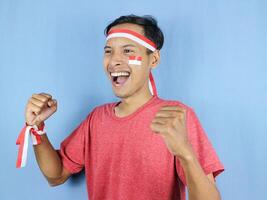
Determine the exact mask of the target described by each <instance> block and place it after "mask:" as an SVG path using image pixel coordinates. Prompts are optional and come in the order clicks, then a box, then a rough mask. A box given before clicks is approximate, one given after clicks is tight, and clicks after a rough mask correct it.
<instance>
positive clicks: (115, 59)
mask: <svg viewBox="0 0 267 200" xmlns="http://www.w3.org/2000/svg"><path fill="white" fill-rule="evenodd" d="M123 59H124V58H123V55H122V54H120V53H119V52H114V53H113V54H112V55H111V57H110V62H109V67H112V68H114V67H119V66H121V65H122V64H123Z"/></svg>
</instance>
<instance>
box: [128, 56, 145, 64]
mask: <svg viewBox="0 0 267 200" xmlns="http://www.w3.org/2000/svg"><path fill="white" fill-rule="evenodd" d="M129 65H142V57H141V56H130V57H129Z"/></svg>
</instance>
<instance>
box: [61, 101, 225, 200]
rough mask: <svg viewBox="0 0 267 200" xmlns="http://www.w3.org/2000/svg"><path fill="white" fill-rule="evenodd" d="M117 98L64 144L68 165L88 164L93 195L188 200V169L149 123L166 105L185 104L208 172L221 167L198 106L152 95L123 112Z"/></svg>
mask: <svg viewBox="0 0 267 200" xmlns="http://www.w3.org/2000/svg"><path fill="white" fill-rule="evenodd" d="M117 104H118V103H110V104H105V105H102V106H99V107H96V108H95V109H94V110H93V111H92V112H91V113H90V114H89V115H88V117H87V118H86V119H85V120H84V121H83V122H82V123H81V124H80V125H79V126H78V128H77V129H76V130H74V132H73V133H72V134H71V135H70V136H69V137H67V138H66V139H65V140H64V141H63V142H62V144H61V148H60V155H61V158H62V162H63V165H64V167H65V168H66V169H67V170H68V171H69V172H71V173H77V172H79V171H81V170H82V169H83V168H84V169H85V175H86V183H87V190H88V196H89V199H90V200H105V199H106V200H136V199H138V200H185V185H186V182H185V175H184V172H183V169H182V167H181V165H180V164H179V161H178V159H177V158H176V157H175V156H173V155H172V154H171V153H170V152H169V150H168V149H167V147H166V145H165V143H164V141H163V138H162V137H161V136H160V135H159V134H155V133H153V131H152V130H151V129H150V124H151V121H152V119H153V118H154V116H155V114H156V112H157V111H158V110H159V109H160V108H161V107H162V106H163V105H178V106H181V107H183V108H186V111H187V112H186V116H187V117H186V123H187V133H188V138H189V141H190V143H191V144H192V147H193V149H194V151H195V154H196V156H197V158H198V159H199V162H200V165H201V166H202V168H203V170H204V172H205V173H206V174H209V173H213V174H214V176H217V175H218V174H219V173H220V172H222V171H223V165H222V164H221V162H220V161H219V158H218V157H217V155H216V153H215V150H214V149H213V147H212V145H211V143H210V142H209V140H208V138H207V136H206V134H205V132H204V130H203V129H202V127H201V124H200V122H199V121H198V119H197V117H196V115H195V113H194V111H193V110H192V109H191V108H189V107H188V106H186V105H184V104H182V103H180V102H178V101H167V100H162V99H160V98H158V97H157V96H154V97H153V98H152V99H150V100H149V101H148V102H147V103H146V104H144V105H143V106H142V107H140V108H139V109H138V110H137V111H135V112H134V113H132V114H131V115H128V116H126V117H122V118H119V117H117V116H116V115H115V113H114V107H115V106H116V105H117Z"/></svg>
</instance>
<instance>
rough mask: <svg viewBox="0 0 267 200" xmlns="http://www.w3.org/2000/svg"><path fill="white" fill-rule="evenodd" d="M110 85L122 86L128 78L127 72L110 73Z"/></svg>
mask: <svg viewBox="0 0 267 200" xmlns="http://www.w3.org/2000/svg"><path fill="white" fill-rule="evenodd" d="M110 76H111V79H112V84H113V85H115V86H116V87H118V86H123V85H124V84H125V83H126V81H127V80H128V79H129V77H130V73H129V72H127V71H119V72H111V73H110Z"/></svg>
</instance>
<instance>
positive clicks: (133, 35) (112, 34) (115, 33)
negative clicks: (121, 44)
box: [106, 29, 157, 52]
mask: <svg viewBox="0 0 267 200" xmlns="http://www.w3.org/2000/svg"><path fill="white" fill-rule="evenodd" d="M117 37H124V38H128V39H130V40H133V41H135V42H137V43H138V44H140V45H142V46H144V47H146V48H148V49H149V50H151V51H153V52H154V51H155V50H156V49H157V46H156V44H155V43H154V42H152V41H151V40H150V39H148V38H147V37H145V36H143V35H141V34H140V33H137V32H135V31H132V30H128V29H113V30H111V31H109V32H108V36H107V38H106V40H107V41H108V40H109V39H111V38H117Z"/></svg>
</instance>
